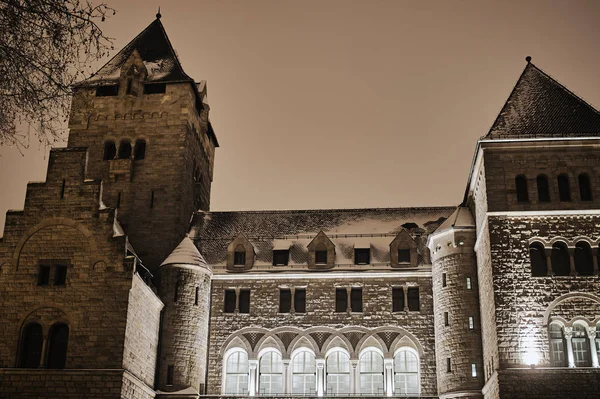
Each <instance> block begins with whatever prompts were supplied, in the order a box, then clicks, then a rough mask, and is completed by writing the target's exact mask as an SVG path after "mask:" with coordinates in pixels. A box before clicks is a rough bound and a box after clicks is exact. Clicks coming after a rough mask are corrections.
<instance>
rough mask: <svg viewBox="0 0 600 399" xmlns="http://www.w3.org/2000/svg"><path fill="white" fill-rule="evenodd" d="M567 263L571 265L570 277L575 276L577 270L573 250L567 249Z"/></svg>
mask: <svg viewBox="0 0 600 399" xmlns="http://www.w3.org/2000/svg"><path fill="white" fill-rule="evenodd" d="M569 262H570V263H571V273H570V275H571V276H577V270H576V269H575V248H569Z"/></svg>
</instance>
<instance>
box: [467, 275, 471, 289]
mask: <svg viewBox="0 0 600 399" xmlns="http://www.w3.org/2000/svg"><path fill="white" fill-rule="evenodd" d="M467 289H468V290H470V289H471V277H467Z"/></svg>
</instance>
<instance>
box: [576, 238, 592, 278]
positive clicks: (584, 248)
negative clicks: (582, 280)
mask: <svg viewBox="0 0 600 399" xmlns="http://www.w3.org/2000/svg"><path fill="white" fill-rule="evenodd" d="M574 257H575V270H576V271H577V274H579V275H580V276H591V275H592V274H594V256H593V255H592V248H591V247H590V244H588V243H587V242H585V241H579V242H578V243H577V244H576V245H575V256H574Z"/></svg>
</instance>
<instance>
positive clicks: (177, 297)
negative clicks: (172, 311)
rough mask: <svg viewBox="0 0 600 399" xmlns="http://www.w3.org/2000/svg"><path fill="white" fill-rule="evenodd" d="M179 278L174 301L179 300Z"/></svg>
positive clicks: (176, 283)
mask: <svg viewBox="0 0 600 399" xmlns="http://www.w3.org/2000/svg"><path fill="white" fill-rule="evenodd" d="M179 285H180V284H179V280H178V281H176V282H175V290H174V291H173V302H177V301H178V300H179Z"/></svg>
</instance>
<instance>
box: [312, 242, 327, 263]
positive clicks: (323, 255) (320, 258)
mask: <svg viewBox="0 0 600 399" xmlns="http://www.w3.org/2000/svg"><path fill="white" fill-rule="evenodd" d="M315 264H317V265H326V264H327V248H326V247H325V245H324V244H320V246H319V247H318V248H317V249H315Z"/></svg>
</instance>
